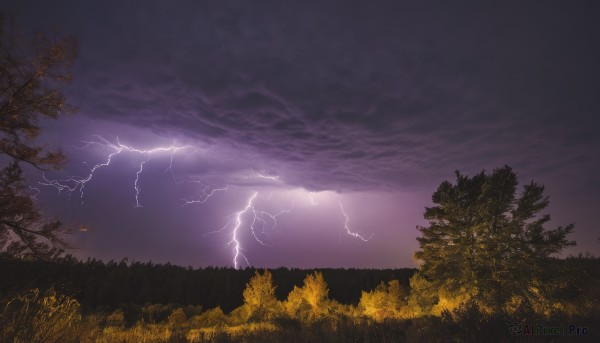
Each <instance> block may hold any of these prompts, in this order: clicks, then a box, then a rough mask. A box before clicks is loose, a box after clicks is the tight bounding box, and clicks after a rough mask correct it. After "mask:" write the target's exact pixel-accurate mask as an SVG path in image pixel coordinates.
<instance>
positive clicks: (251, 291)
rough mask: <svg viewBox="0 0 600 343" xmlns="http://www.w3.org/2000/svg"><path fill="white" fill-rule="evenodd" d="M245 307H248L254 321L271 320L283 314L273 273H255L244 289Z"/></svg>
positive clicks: (266, 271)
mask: <svg viewBox="0 0 600 343" xmlns="http://www.w3.org/2000/svg"><path fill="white" fill-rule="evenodd" d="M243 306H246V307H247V309H248V313H249V315H250V318H253V319H269V318H273V317H274V316H276V315H277V314H278V313H280V312H281V310H282V305H281V303H280V302H279V301H278V300H277V298H276V297H275V286H274V285H273V279H272V276H271V272H269V271H268V270H265V271H264V272H263V273H262V274H260V273H259V272H258V271H256V272H255V274H254V276H253V277H252V278H251V279H250V282H248V284H246V289H244V305H243Z"/></svg>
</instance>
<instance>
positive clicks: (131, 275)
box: [0, 257, 415, 325]
mask: <svg viewBox="0 0 600 343" xmlns="http://www.w3.org/2000/svg"><path fill="white" fill-rule="evenodd" d="M255 271H256V270H255V269H250V268H248V269H240V270H235V269H233V268H214V267H207V268H198V269H192V268H187V267H181V266H175V265H170V264H154V263H151V262H146V263H141V262H130V263H126V262H125V261H122V262H114V261H110V262H102V261H98V260H94V259H89V260H87V261H78V260H76V259H74V258H72V257H66V258H61V259H60V260H53V261H28V260H22V259H14V258H2V257H0V275H11V277H10V278H2V277H0V295H7V294H10V293H12V292H19V291H21V290H23V289H30V288H39V289H41V290H46V289H48V288H50V287H54V288H55V289H56V290H57V291H59V292H61V293H65V294H73V295H75V296H76V298H77V300H78V301H79V302H80V303H81V306H82V308H83V310H84V311H108V312H112V311H114V310H115V309H117V308H119V307H121V308H123V307H124V304H128V306H135V307H136V308H137V310H136V308H131V309H128V310H127V311H126V314H127V316H126V317H127V318H126V321H127V323H126V324H127V325H133V324H135V323H136V322H137V321H138V320H141V319H144V321H145V322H146V323H156V322H160V321H163V320H165V319H166V318H167V317H168V316H169V314H170V313H171V312H172V311H173V310H174V309H175V307H171V306H170V305H169V304H179V305H178V306H182V305H194V306H201V307H202V308H204V309H211V308H215V307H217V306H220V307H221V309H222V310H223V311H224V312H226V313H228V312H230V311H232V310H234V309H236V308H238V307H240V306H241V305H243V303H244V299H243V291H244V289H245V287H246V284H247V283H248V281H249V280H250V279H251V278H252V276H253V275H254V274H255ZM414 271H415V270H414V269H408V268H407V269H396V270H392V269H347V270H345V269H320V270H319V272H321V273H322V274H323V277H324V278H326V279H327V286H328V289H329V293H328V294H329V297H330V298H331V299H333V300H336V301H337V302H339V303H344V304H352V305H356V304H358V302H359V300H360V296H361V290H363V289H373V288H375V287H376V286H377V284H379V283H380V282H382V281H383V282H388V281H390V280H393V279H397V280H400V282H401V284H402V285H404V286H407V285H408V279H409V278H410V276H411V275H412V274H413V273H414ZM310 272H313V270H302V269H286V268H278V269H271V270H270V273H271V274H272V279H273V283H274V284H277V287H276V288H275V293H276V296H277V299H278V300H285V299H286V298H287V296H288V294H289V292H290V291H291V290H292V289H293V287H295V286H297V287H301V286H302V283H303V280H304V278H305V277H306V274H307V273H310ZM332 285H333V286H332ZM334 286H335V287H334ZM184 310H185V311H187V309H186V308H184ZM136 311H137V312H138V313H134V312H136ZM199 312H200V311H198V313H199ZM186 315H187V316H188V318H191V317H192V316H193V315H195V313H188V312H186Z"/></svg>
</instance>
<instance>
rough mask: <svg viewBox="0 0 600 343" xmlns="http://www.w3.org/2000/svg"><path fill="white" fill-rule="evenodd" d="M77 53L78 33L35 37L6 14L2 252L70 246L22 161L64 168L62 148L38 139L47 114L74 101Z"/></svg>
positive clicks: (2, 40)
mask: <svg viewBox="0 0 600 343" xmlns="http://www.w3.org/2000/svg"><path fill="white" fill-rule="evenodd" d="M75 54H76V46H75V40H74V39H73V38H72V37H59V36H52V37H51V36H48V35H44V34H36V35H35V36H34V37H33V39H32V40H31V41H27V40H26V39H24V38H23V34H22V33H20V32H19V30H18V29H16V28H15V25H14V23H13V22H12V21H10V20H7V19H5V18H4V17H3V16H2V15H1V14H0V157H1V159H0V161H1V162H3V163H6V161H7V160H11V162H10V163H8V165H6V166H5V167H4V168H3V169H2V170H1V171H0V174H1V176H0V252H2V251H3V252H4V253H7V254H10V255H12V256H19V257H30V256H35V257H43V258H48V257H54V256H56V255H59V254H60V253H62V250H61V249H62V248H64V247H65V244H64V241H62V240H61V239H60V238H59V237H60V236H61V234H62V233H63V232H62V229H61V224H60V222H59V221H58V220H46V219H44V217H43V216H42V214H41V210H40V208H39V207H38V206H37V205H36V204H35V203H34V202H33V200H32V196H31V194H29V191H28V188H27V186H26V185H25V182H24V179H23V176H22V172H21V165H20V164H19V162H24V163H27V164H30V165H32V166H34V167H36V168H38V169H44V168H52V169H57V168H59V167H60V166H61V165H62V163H63V162H64V155H63V154H62V153H61V152H60V151H55V150H46V149H45V148H44V147H42V146H40V145H37V144H36V143H35V139H36V137H37V136H38V135H39V133H40V131H41V129H40V127H39V125H38V122H39V120H40V119H41V118H51V119H56V118H58V116H59V115H60V114H61V113H66V112H70V111H72V110H73V108H72V107H70V106H69V105H67V104H66V103H65V97H64V95H63V93H62V88H61V87H62V86H63V85H64V83H65V82H68V81H70V80H71V75H70V74H69V69H70V67H71V65H72V64H73V61H74V59H75Z"/></svg>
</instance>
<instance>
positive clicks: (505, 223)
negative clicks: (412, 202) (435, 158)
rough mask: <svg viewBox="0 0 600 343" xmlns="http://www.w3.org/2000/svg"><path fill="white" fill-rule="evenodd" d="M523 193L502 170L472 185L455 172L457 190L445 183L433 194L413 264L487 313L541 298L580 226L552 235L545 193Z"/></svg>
mask: <svg viewBox="0 0 600 343" xmlns="http://www.w3.org/2000/svg"><path fill="white" fill-rule="evenodd" d="M517 186H518V181H517V175H516V173H515V172H513V170H512V169H511V168H510V167H508V166H504V167H502V168H499V169H495V170H494V171H493V172H492V173H491V174H489V175H488V174H486V173H485V171H482V172H481V173H479V174H477V175H475V176H473V177H468V176H465V175H462V174H460V172H459V171H456V184H452V183H450V182H449V181H444V182H442V184H441V185H440V186H439V187H438V189H437V191H436V192H435V193H433V196H432V200H433V203H434V204H436V206H433V207H428V208H426V209H425V214H424V217H425V219H427V220H428V221H429V226H427V227H418V229H419V231H420V232H421V233H422V237H419V238H417V240H418V241H419V246H420V250H419V251H417V252H416V253H415V258H416V259H417V260H420V261H422V263H423V264H422V266H421V270H420V273H421V275H422V276H423V277H425V278H426V279H427V280H428V281H429V282H430V283H431V285H432V286H433V287H434V288H442V289H443V290H444V291H447V292H450V293H453V294H460V295H461V296H464V297H465V298H466V299H469V298H474V299H476V300H477V301H478V302H479V303H480V304H481V305H484V306H498V305H502V304H506V303H507V302H508V301H509V300H511V299H512V298H513V297H520V298H522V299H528V300H531V299H534V298H536V297H539V296H541V293H540V292H541V290H542V280H541V275H542V273H541V272H542V270H543V268H544V266H545V265H546V263H547V262H548V261H549V259H550V258H551V257H552V255H553V254H557V253H559V252H560V251H562V249H563V248H565V247H567V246H571V245H575V242H573V241H569V240H567V239H566V236H567V235H568V234H569V233H571V232H572V231H573V227H574V226H573V224H571V225H568V226H566V227H558V228H556V229H553V230H547V229H546V228H545V225H546V224H547V223H548V221H549V220H550V216H549V215H548V214H542V211H543V210H544V209H545V208H546V207H547V206H548V204H549V200H548V197H546V196H544V187H543V186H542V185H539V184H537V183H535V182H531V183H530V184H528V185H525V186H524V187H523V191H522V193H521V195H520V197H517V196H516V191H517Z"/></svg>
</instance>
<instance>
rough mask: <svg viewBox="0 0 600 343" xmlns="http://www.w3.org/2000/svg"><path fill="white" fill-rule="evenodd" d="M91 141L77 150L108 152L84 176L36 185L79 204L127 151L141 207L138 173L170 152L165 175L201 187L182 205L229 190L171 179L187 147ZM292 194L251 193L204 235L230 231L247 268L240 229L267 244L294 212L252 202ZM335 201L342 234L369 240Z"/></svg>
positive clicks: (259, 174) (257, 174)
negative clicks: (98, 175)
mask: <svg viewBox="0 0 600 343" xmlns="http://www.w3.org/2000/svg"><path fill="white" fill-rule="evenodd" d="M94 138H95V139H94V140H92V141H87V142H83V143H84V145H83V146H82V147H80V149H87V148H89V147H90V146H93V145H95V146H100V147H102V148H105V149H108V150H109V153H108V155H107V156H106V159H105V160H104V161H103V162H100V163H97V164H95V165H93V166H91V167H90V166H89V165H88V164H87V163H84V164H85V165H86V166H87V167H88V169H89V173H88V174H87V175H86V176H71V177H68V178H66V179H49V178H47V177H46V175H44V174H43V175H42V178H43V181H41V182H39V184H40V185H43V186H49V187H54V188H55V189H56V190H57V191H58V192H59V193H60V192H63V191H64V192H67V193H68V197H69V198H70V197H71V195H72V193H73V192H76V191H78V192H79V193H80V198H81V203H82V204H83V201H84V195H85V187H86V185H87V183H88V182H90V181H92V179H93V178H94V174H95V172H96V171H97V170H99V169H100V168H103V167H107V166H110V165H111V163H112V162H113V159H114V157H116V156H118V155H120V154H122V153H125V152H129V153H135V154H140V155H142V156H143V157H144V158H143V160H142V161H141V162H140V163H139V168H138V169H137V170H136V172H135V179H134V182H133V190H134V192H135V204H134V207H142V204H141V201H140V195H141V193H142V188H141V185H140V182H141V176H142V173H143V172H144V168H145V166H146V164H147V163H148V162H149V161H150V159H151V158H152V156H153V155H154V154H157V153H170V160H169V165H168V167H167V168H166V170H165V172H170V174H171V176H172V178H173V181H174V183H175V184H176V185H180V184H183V183H195V184H199V185H201V187H202V188H201V189H200V190H198V191H196V193H194V194H193V195H192V196H190V197H188V198H184V199H182V202H183V203H182V205H183V206H186V205H193V204H204V203H206V202H207V201H208V200H209V199H210V198H211V197H213V196H214V195H215V194H217V193H219V192H227V190H228V189H229V185H225V186H222V187H218V188H217V187H213V186H211V185H209V184H208V183H206V182H204V181H196V180H181V179H178V178H177V177H176V176H175V173H174V171H173V156H174V155H175V153H177V152H179V151H180V150H183V149H186V148H188V146H176V145H175V144H172V145H168V146H158V147H155V148H152V149H146V150H144V149H138V148H135V147H132V146H130V145H125V144H122V143H121V142H120V141H119V139H118V138H117V139H116V144H114V143H111V142H110V141H108V140H106V139H104V138H103V137H101V136H94ZM251 171H252V176H250V177H254V178H259V179H264V180H266V181H267V182H269V183H273V184H275V185H276V187H281V185H280V184H279V183H281V181H282V180H281V179H280V177H279V176H278V175H273V174H271V173H268V172H266V171H265V170H260V171H257V170H255V169H251ZM30 189H31V190H32V191H36V192H37V193H39V189H37V188H35V187H30ZM293 192H295V191H294V190H290V191H288V192H283V191H280V190H277V191H273V190H271V191H270V192H269V194H268V195H267V196H266V197H259V192H258V191H253V193H251V195H250V196H249V197H248V199H247V200H246V204H245V206H244V207H243V208H242V209H241V210H239V211H237V212H234V213H232V214H231V216H230V218H231V219H230V220H229V221H228V222H227V223H226V224H225V225H224V226H223V227H221V228H220V229H219V230H217V231H212V232H208V233H207V234H213V233H220V232H223V231H225V230H228V231H229V230H230V231H231V239H230V240H229V241H228V242H227V246H233V261H232V262H233V266H234V267H235V268H236V269H237V268H239V267H240V265H241V264H242V263H243V262H245V263H246V265H248V266H249V265H250V263H249V261H248V259H247V257H246V256H245V254H244V248H243V247H242V235H241V233H242V230H243V229H244V228H245V229H247V230H248V231H247V232H248V234H251V235H252V237H253V238H254V239H255V240H256V241H257V242H258V243H259V244H261V245H268V241H269V240H270V239H271V238H270V237H271V234H272V233H274V232H279V231H278V230H277V224H278V223H277V220H278V218H279V217H280V216H282V215H284V214H289V213H290V212H292V210H293V209H294V202H293V201H292V202H291V206H290V207H289V208H288V209H283V210H279V211H278V212H268V211H266V210H264V209H262V208H259V207H257V204H256V203H257V202H259V200H262V201H271V197H272V196H273V195H274V194H280V195H281V196H285V197H289V196H290V195H291V194H292V193H293ZM37 193H35V194H33V195H32V198H34V199H35V196H36V195H37ZM302 194H307V196H308V201H309V202H310V204H311V205H312V206H316V205H319V202H318V201H317V199H316V197H317V195H318V194H317V192H309V191H306V192H305V193H302ZM338 202H339V207H340V210H341V212H342V215H343V216H344V218H345V222H344V229H345V232H346V234H348V235H350V236H352V237H354V238H357V239H360V240H361V241H363V242H367V241H369V240H370V239H371V238H372V237H373V234H372V235H371V236H370V237H368V238H365V237H363V236H362V235H360V234H359V233H356V232H353V231H352V229H351V228H350V226H349V224H348V223H349V221H350V218H349V216H348V214H347V213H346V212H345V210H344V207H343V205H342V202H341V201H338ZM250 216H251V217H250Z"/></svg>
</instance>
